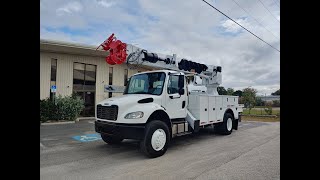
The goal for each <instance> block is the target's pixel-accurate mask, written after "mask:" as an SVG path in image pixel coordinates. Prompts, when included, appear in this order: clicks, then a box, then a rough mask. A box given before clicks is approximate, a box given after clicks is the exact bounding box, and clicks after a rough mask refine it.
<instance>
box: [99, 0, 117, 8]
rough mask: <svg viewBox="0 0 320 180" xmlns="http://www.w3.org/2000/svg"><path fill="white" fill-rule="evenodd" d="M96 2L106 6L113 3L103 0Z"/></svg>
mask: <svg viewBox="0 0 320 180" xmlns="http://www.w3.org/2000/svg"><path fill="white" fill-rule="evenodd" d="M97 2H98V4H100V5H101V6H103V7H106V8H109V7H111V6H113V5H114V4H115V3H114V2H108V1H104V0H100V1H97Z"/></svg>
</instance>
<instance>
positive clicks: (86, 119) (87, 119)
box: [76, 117, 96, 122]
mask: <svg viewBox="0 0 320 180" xmlns="http://www.w3.org/2000/svg"><path fill="white" fill-rule="evenodd" d="M90 120H96V119H95V117H79V118H77V119H76V122H79V121H90Z"/></svg>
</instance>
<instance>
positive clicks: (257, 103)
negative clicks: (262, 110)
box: [256, 98, 264, 106]
mask: <svg viewBox="0 0 320 180" xmlns="http://www.w3.org/2000/svg"><path fill="white" fill-rule="evenodd" d="M256 106H264V101H262V99H261V98H256Z"/></svg>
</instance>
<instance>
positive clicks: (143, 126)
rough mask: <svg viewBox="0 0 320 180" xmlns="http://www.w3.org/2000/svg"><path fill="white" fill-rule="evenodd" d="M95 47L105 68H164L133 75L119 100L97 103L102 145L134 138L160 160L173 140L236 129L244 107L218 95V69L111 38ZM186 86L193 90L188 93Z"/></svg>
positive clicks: (219, 68) (234, 98)
mask: <svg viewBox="0 0 320 180" xmlns="http://www.w3.org/2000/svg"><path fill="white" fill-rule="evenodd" d="M99 47H103V49H104V50H106V51H108V52H109V55H108V56H107V59H106V61H107V62H108V63H109V64H121V63H127V65H128V66H130V67H138V66H149V67H153V68H157V69H160V68H161V69H163V70H155V71H147V72H141V73H137V74H134V75H133V76H131V77H130V78H129V80H128V83H127V86H126V88H125V90H124V93H123V96H119V97H112V98H108V99H105V100H103V101H102V102H99V103H97V105H96V115H95V116H96V117H95V118H96V120H95V131H96V132H98V133H100V134H101V137H102V139H103V140H104V141H105V142H106V143H108V144H114V143H120V142H121V141H122V140H123V139H137V140H140V148H141V150H142V152H144V153H145V154H146V155H147V156H148V157H158V156H161V155H163V154H164V153H165V152H166V151H167V148H168V144H169V143H170V140H171V139H172V138H174V137H176V136H181V135H186V134H190V133H196V132H198V131H199V129H200V128H205V127H208V126H209V127H213V128H214V130H215V131H216V132H218V133H220V134H224V135H229V134H231V133H232V130H233V129H235V130H237V128H238V122H239V121H241V113H242V107H243V106H242V105H239V104H238V96H225V95H219V94H218V92H217V87H218V86H219V84H221V80H222V78H221V71H222V69H221V67H220V66H212V65H205V64H200V63H196V62H193V61H189V60H186V59H180V58H177V56H176V55H175V54H174V55H172V56H171V55H162V54H156V53H150V52H148V51H147V50H144V49H140V48H138V47H136V46H133V45H131V44H125V43H122V42H121V41H119V40H117V39H116V38H115V37H114V35H113V34H112V35H111V36H110V37H109V39H107V40H106V41H104V42H103V43H102V44H101V45H100V46H99ZM99 47H98V48H99ZM98 48H97V49H98ZM127 55H128V56H127ZM190 77H193V81H190V79H191V78H190ZM197 82H198V83H197ZM199 82H200V83H199ZM189 84H192V86H193V90H192V91H191V90H188V86H189ZM194 87H199V90H198V91H197V89H195V88H194ZM203 87H205V89H206V90H203Z"/></svg>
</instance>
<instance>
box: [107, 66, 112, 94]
mask: <svg viewBox="0 0 320 180" xmlns="http://www.w3.org/2000/svg"><path fill="white" fill-rule="evenodd" d="M112 79H113V67H109V85H112ZM108 97H109V98H111V97H112V92H109V96H108Z"/></svg>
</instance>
